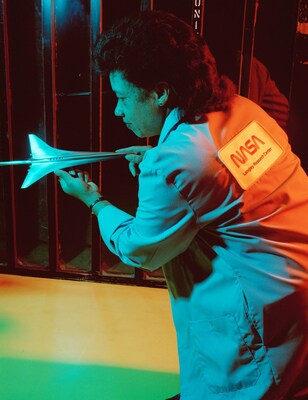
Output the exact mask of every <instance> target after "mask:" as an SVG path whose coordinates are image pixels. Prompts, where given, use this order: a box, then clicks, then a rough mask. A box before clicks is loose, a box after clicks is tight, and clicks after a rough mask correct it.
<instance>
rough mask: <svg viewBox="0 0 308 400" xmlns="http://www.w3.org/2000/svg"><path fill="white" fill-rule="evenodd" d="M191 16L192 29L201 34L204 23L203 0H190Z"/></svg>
mask: <svg viewBox="0 0 308 400" xmlns="http://www.w3.org/2000/svg"><path fill="white" fill-rule="evenodd" d="M192 2H193V4H192V17H191V23H192V26H193V28H194V30H195V31H196V32H197V33H198V34H199V35H200V36H203V25H204V4H205V0H192Z"/></svg>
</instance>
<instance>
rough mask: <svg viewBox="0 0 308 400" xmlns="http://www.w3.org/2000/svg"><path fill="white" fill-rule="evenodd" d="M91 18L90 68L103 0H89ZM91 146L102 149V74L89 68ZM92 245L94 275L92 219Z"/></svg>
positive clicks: (96, 256) (96, 171)
mask: <svg viewBox="0 0 308 400" xmlns="http://www.w3.org/2000/svg"><path fill="white" fill-rule="evenodd" d="M90 1H91V3H90V7H91V8H90V9H91V13H90V15H91V19H90V29H91V35H90V36H91V37H90V44H89V45H90V49H91V51H90V54H91V60H90V68H91V67H92V61H93V60H92V56H93V49H94V46H95V43H96V41H97V39H98V37H99V35H100V33H101V32H102V30H103V0H90ZM90 76H91V78H90V79H91V82H90V85H91V111H90V112H91V148H92V150H98V149H99V151H102V150H103V149H102V122H103V121H102V118H103V117H102V107H103V104H102V102H103V96H102V92H103V79H102V76H101V75H100V74H99V75H98V74H96V73H94V72H93V69H92V68H91V71H90ZM92 176H93V180H94V181H95V182H100V185H101V183H102V182H101V181H102V173H101V166H100V165H99V164H98V165H93V166H92ZM91 230H92V246H91V272H92V276H95V275H96V274H97V273H98V272H99V268H100V265H101V239H100V234H99V230H98V224H97V222H96V221H95V220H94V221H93V223H92V229H91Z"/></svg>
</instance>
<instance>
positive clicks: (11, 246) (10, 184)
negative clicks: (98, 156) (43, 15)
mask: <svg viewBox="0 0 308 400" xmlns="http://www.w3.org/2000/svg"><path fill="white" fill-rule="evenodd" d="M7 1H8V0H3V31H4V38H3V39H4V62H5V65H4V68H5V81H6V100H7V108H6V114H7V136H8V146H9V157H10V159H12V156H13V144H12V135H13V132H12V110H11V107H12V93H11V76H10V53H9V37H8V12H7ZM5 183H6V184H7V191H5V192H4V194H5V200H6V203H7V205H9V206H8V208H7V209H8V213H7V216H8V217H7V234H8V238H9V239H8V240H7V244H8V265H9V269H11V270H13V269H14V267H15V264H16V259H17V245H16V241H17V238H16V212H15V192H14V171H13V168H12V167H11V170H10V176H9V178H8V179H7V180H6V182H5ZM9 193H10V196H9Z"/></svg>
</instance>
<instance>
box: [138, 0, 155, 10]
mask: <svg viewBox="0 0 308 400" xmlns="http://www.w3.org/2000/svg"><path fill="white" fill-rule="evenodd" d="M153 9H154V0H140V11H147V10H150V11H152V10H153Z"/></svg>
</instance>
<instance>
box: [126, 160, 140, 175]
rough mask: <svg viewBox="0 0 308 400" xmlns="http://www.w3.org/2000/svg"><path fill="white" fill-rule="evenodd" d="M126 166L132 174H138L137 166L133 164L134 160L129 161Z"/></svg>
mask: <svg viewBox="0 0 308 400" xmlns="http://www.w3.org/2000/svg"><path fill="white" fill-rule="evenodd" d="M128 168H129V171H130V173H131V174H132V175H133V176H137V175H139V168H138V165H137V164H135V163H134V162H130V163H129V164H128Z"/></svg>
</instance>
